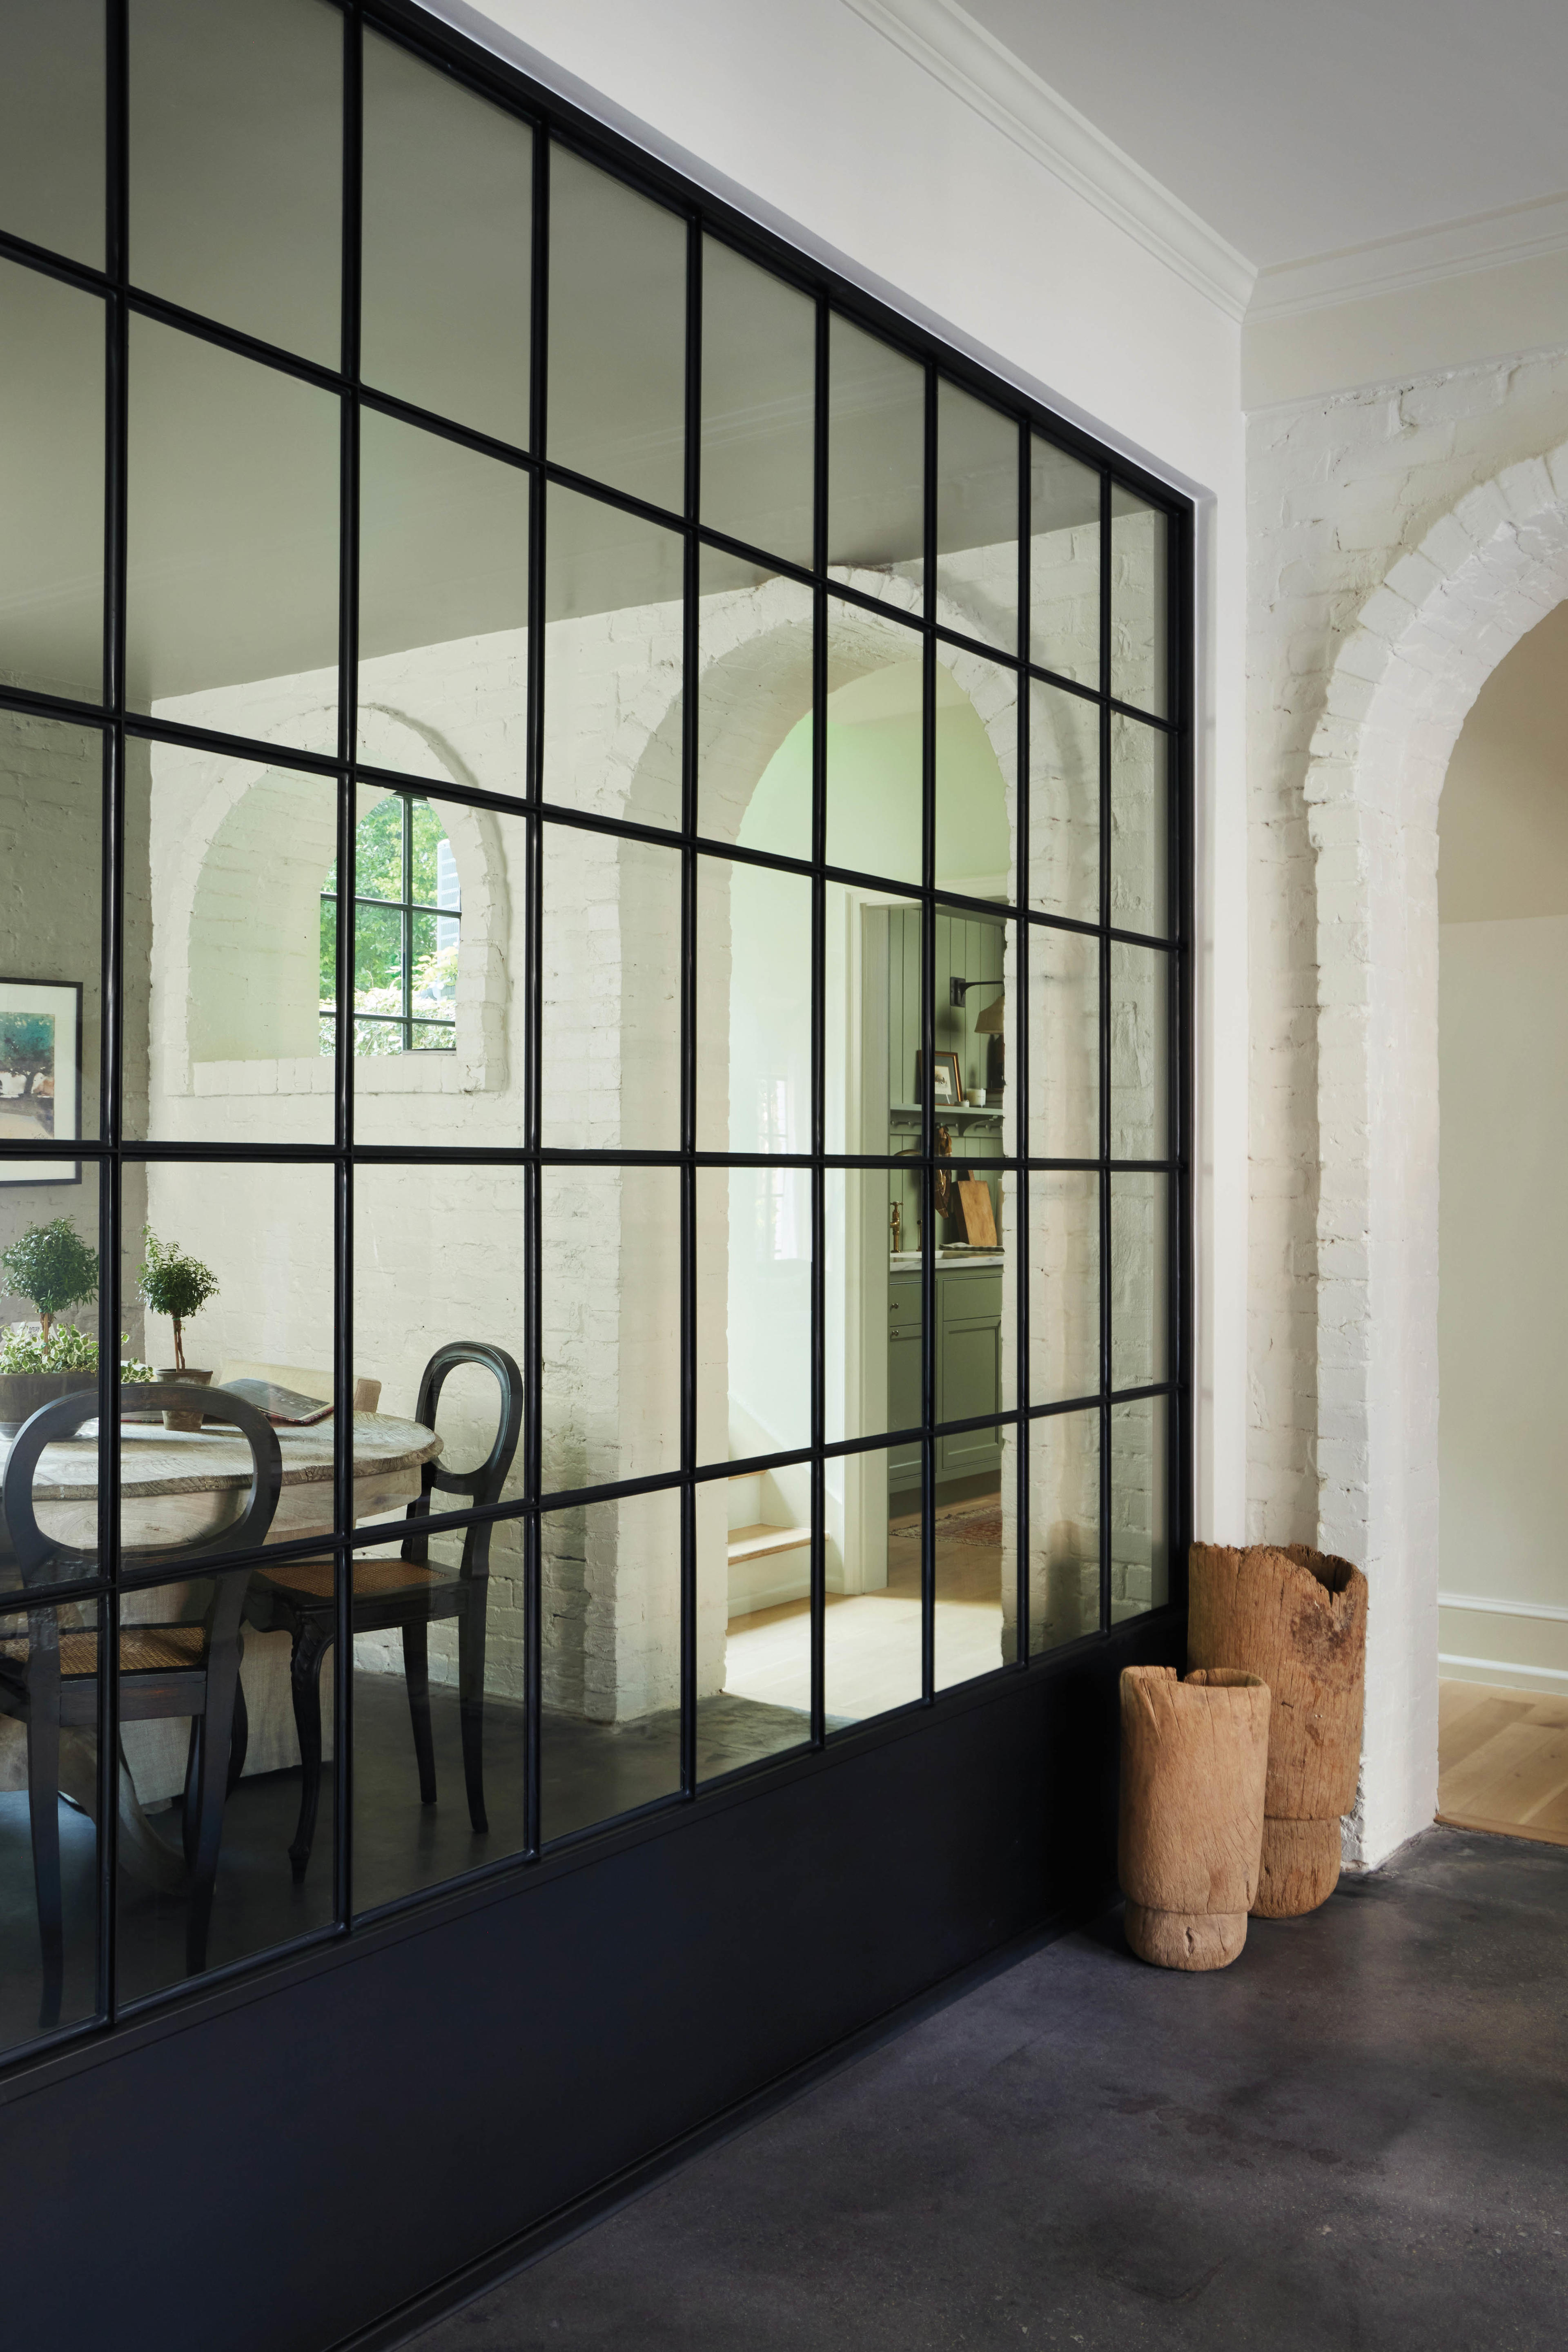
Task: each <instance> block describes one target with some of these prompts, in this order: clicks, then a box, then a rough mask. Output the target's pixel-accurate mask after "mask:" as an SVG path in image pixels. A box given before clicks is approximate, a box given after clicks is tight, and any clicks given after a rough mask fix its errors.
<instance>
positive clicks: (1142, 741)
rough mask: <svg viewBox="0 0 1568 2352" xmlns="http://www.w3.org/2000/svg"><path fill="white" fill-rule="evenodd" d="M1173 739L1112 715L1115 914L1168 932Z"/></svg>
mask: <svg viewBox="0 0 1568 2352" xmlns="http://www.w3.org/2000/svg"><path fill="white" fill-rule="evenodd" d="M1169 754H1170V739H1169V737H1168V736H1166V735H1161V734H1159V733H1157V732H1156V730H1155V729H1154V728H1153V727H1144V726H1141V725H1140V724H1139V722H1138V721H1137V719H1124V718H1123V717H1122V715H1121V713H1120V712H1119V711H1115V712H1113V713H1112V718H1111V920H1112V922H1113V924H1114V925H1115V927H1116V929H1118V930H1121V931H1148V932H1150V933H1151V934H1152V935H1153V936H1154V937H1155V939H1162V940H1163V939H1166V938H1167V937H1168V936H1169V932H1170V877H1169V868H1170V809H1169V801H1168V798H1167V795H1168V793H1169V765H1168V762H1169Z"/></svg>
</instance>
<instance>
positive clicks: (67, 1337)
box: [0, 1323, 157, 1382]
mask: <svg viewBox="0 0 1568 2352" xmlns="http://www.w3.org/2000/svg"><path fill="white" fill-rule="evenodd" d="M129 1338H130V1334H129V1332H123V1331H122V1332H121V1333H120V1346H121V1347H124V1345H125V1343H126V1341H127V1339H129ZM97 1370H98V1341H97V1340H96V1339H94V1338H93V1336H92V1334H91V1333H90V1332H89V1331H78V1328H77V1327H76V1325H75V1324H74V1323H62V1324H59V1325H58V1326H57V1328H55V1330H54V1331H52V1332H51V1333H50V1335H49V1337H48V1338H47V1339H34V1338H33V1336H32V1334H31V1333H30V1332H26V1331H7V1332H6V1334H5V1338H4V1339H0V1373H6V1372H26V1373H32V1374H34V1375H35V1376H36V1375H37V1374H40V1373H44V1372H96V1371H97ZM156 1377H157V1375H156V1374H155V1373H154V1371H153V1370H152V1365H151V1364H143V1363H139V1362H138V1361H137V1360H136V1358H135V1357H134V1356H128V1357H126V1358H124V1359H123V1360H121V1363H120V1379H121V1380H122V1381H127V1382H134V1381H151V1380H154V1379H156Z"/></svg>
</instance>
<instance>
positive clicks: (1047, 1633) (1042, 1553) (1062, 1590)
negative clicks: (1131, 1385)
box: [1029, 1412, 1100, 1657]
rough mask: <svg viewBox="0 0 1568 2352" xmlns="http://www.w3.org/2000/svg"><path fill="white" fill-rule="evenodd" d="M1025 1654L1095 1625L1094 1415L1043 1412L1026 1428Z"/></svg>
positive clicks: (1097, 1460) (1097, 1476) (1097, 1570)
mask: <svg viewBox="0 0 1568 2352" xmlns="http://www.w3.org/2000/svg"><path fill="white" fill-rule="evenodd" d="M1029 1492H1030V1502H1029V1646H1030V1655H1031V1657H1039V1656H1040V1654H1041V1653H1042V1652H1043V1651H1046V1650H1056V1649H1060V1648H1061V1644H1062V1643H1064V1642H1076V1641H1077V1640H1078V1639H1079V1638H1080V1636H1081V1635H1082V1634H1084V1633H1095V1632H1096V1631H1097V1630H1098V1628H1099V1624H1100V1415H1099V1413H1098V1412H1062V1413H1048V1414H1047V1415H1046V1416H1045V1417H1044V1419H1043V1420H1040V1421H1033V1422H1030V1431H1029Z"/></svg>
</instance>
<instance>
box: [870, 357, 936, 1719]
mask: <svg viewBox="0 0 1568 2352" xmlns="http://www.w3.org/2000/svg"><path fill="white" fill-rule="evenodd" d="M936 413H937V404H936V370H935V369H934V368H929V367H928V368H927V369H926V371H925V498H924V516H923V520H924V536H923V551H924V555H925V565H924V569H925V623H926V626H925V638H924V641H923V643H922V646H921V665H920V677H921V694H920V881H921V889H922V894H923V898H924V904H923V905H922V907H921V910H920V1043H921V1049H922V1053H921V1065H920V1066H921V1068H922V1069H923V1070H924V1072H925V1086H924V1087H923V1088H922V1090H921V1092H922V1100H921V1106H920V1149H921V1151H922V1153H923V1155H924V1165H923V1167H922V1169H921V1172H920V1184H921V1191H922V1192H923V1194H924V1197H925V1215H924V1217H923V1218H922V1219H921V1228H922V1230H921V1252H920V1307H921V1314H920V1322H921V1331H920V1421H921V1434H920V1467H921V1475H920V1696H921V1697H922V1699H923V1700H925V1701H926V1702H927V1703H929V1701H930V1700H931V1698H932V1696H934V1694H935V1691H936V1440H935V1439H934V1438H933V1436H932V1434H931V1430H932V1424H933V1423H934V1422H935V1421H936V1181H935V1179H936V634H935V623H936ZM879 1263H880V1261H879Z"/></svg>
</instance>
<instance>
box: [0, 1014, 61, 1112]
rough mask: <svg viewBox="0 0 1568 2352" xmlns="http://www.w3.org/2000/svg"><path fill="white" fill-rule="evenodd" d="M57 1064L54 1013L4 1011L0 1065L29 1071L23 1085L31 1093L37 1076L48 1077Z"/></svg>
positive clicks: (1, 1017)
mask: <svg viewBox="0 0 1568 2352" xmlns="http://www.w3.org/2000/svg"><path fill="white" fill-rule="evenodd" d="M54 1066H55V1016H54V1014H53V1013H5V1014H4V1015H0V1069H6V1070H14V1071H16V1072H17V1073H18V1074H25V1075H26V1080H27V1083H26V1086H25V1087H24V1088H23V1089H22V1091H23V1093H24V1094H29V1095H30V1094H31V1093H32V1091H33V1081H34V1079H35V1078H41V1077H47V1076H50V1075H51V1074H52V1072H53V1070H54Z"/></svg>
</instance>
